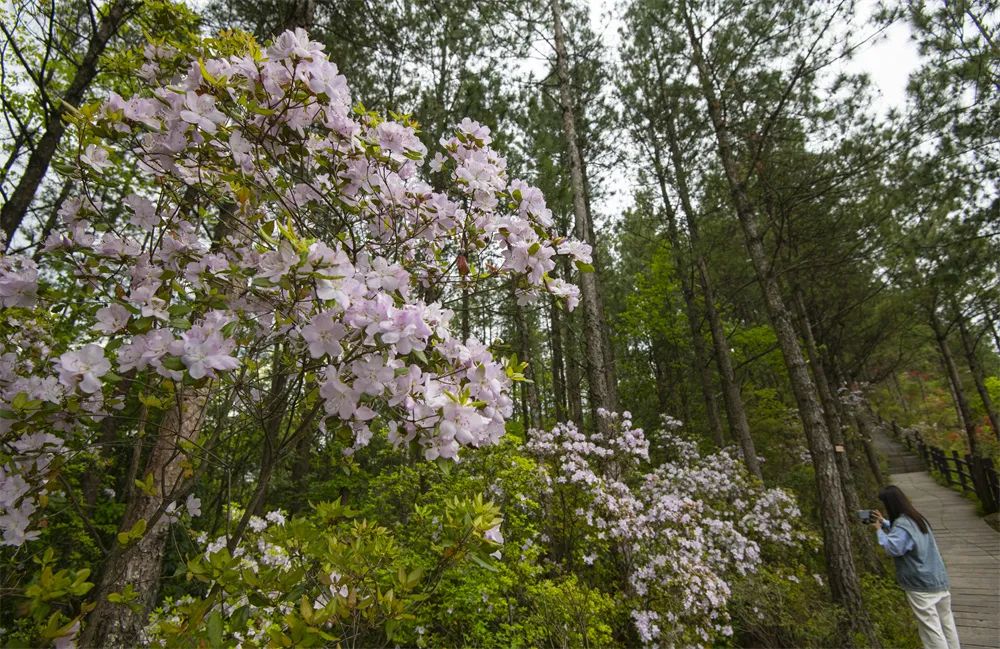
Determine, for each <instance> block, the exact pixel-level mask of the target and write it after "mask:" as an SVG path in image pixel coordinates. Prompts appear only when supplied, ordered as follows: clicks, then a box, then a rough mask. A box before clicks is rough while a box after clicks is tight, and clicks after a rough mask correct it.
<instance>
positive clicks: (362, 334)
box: [0, 30, 590, 539]
mask: <svg viewBox="0 0 1000 649" xmlns="http://www.w3.org/2000/svg"><path fill="white" fill-rule="evenodd" d="M211 47H212V45H211V42H206V43H205V51H206V52H209V53H210V52H211ZM229 49H230V50H231V49H232V48H229ZM246 49H247V51H246V52H244V53H241V54H227V55H224V56H217V57H215V58H212V57H207V58H204V59H200V60H193V59H191V58H188V57H186V56H184V55H182V54H180V53H178V52H175V51H173V50H171V49H170V48H163V47H152V46H150V47H148V48H146V58H147V61H146V64H145V65H144V66H143V69H142V76H143V78H144V79H145V80H147V81H148V82H149V83H148V88H147V89H145V90H142V91H140V92H139V93H138V94H136V95H134V96H132V97H128V98H124V97H120V96H118V95H116V94H112V95H111V97H110V98H109V99H108V100H107V101H105V102H103V103H102V104H101V105H99V106H90V107H84V110H82V111H81V112H80V113H79V114H77V115H76V116H75V117H74V118H73V119H75V121H76V126H77V128H78V131H79V146H78V151H77V161H78V170H77V172H76V175H77V176H78V187H80V192H79V194H78V195H76V196H71V197H70V198H69V199H68V200H67V201H66V202H65V203H64V205H63V207H62V209H61V210H60V219H61V224H60V226H59V227H56V228H55V229H54V230H53V231H52V233H51V234H50V235H49V237H48V239H47V240H46V241H45V242H44V246H43V251H42V254H41V257H40V263H42V264H43V267H46V265H47V267H48V268H51V269H52V273H41V274H40V272H39V267H38V265H36V263H35V262H34V261H32V260H31V259H29V258H28V257H27V256H23V255H10V256H2V257H0V305H2V306H3V307H4V309H5V315H4V318H5V319H7V318H11V317H12V315H9V314H12V313H13V311H12V309H11V308H17V309H21V310H31V309H38V310H39V311H44V310H46V309H49V308H50V307H52V306H53V304H52V302H53V301H54V298H53V297H52V296H53V295H54V292H53V291H54V290H55V288H54V287H58V290H60V291H62V295H68V296H72V298H71V301H72V303H73V304H72V307H71V309H72V314H73V318H74V319H75V320H76V321H78V322H80V323H82V324H84V325H87V324H88V323H89V330H86V329H84V330H83V331H81V332H79V335H78V336H77V337H76V338H77V340H78V342H77V343H75V344H74V345H73V346H72V347H70V348H66V347H65V343H62V345H63V346H62V347H61V348H60V346H59V345H56V344H53V345H51V348H50V349H47V350H45V353H44V354H42V355H41V359H40V362H37V363H33V364H32V363H28V362H26V360H25V359H26V355H27V352H26V348H25V345H24V344H23V343H22V342H20V341H18V340H17V339H16V336H15V337H11V336H7V337H6V338H5V339H4V340H2V341H0V344H2V345H3V347H2V349H0V355H2V357H3V358H4V359H6V360H5V363H6V364H7V365H6V369H5V370H4V372H3V373H2V374H0V410H2V411H5V414H3V415H2V416H0V431H3V432H4V434H5V435H7V434H8V433H9V434H10V435H13V436H15V437H17V436H19V435H22V434H24V433H25V432H26V431H29V430H55V431H61V432H63V433H66V434H70V433H72V434H74V435H86V434H87V431H88V430H92V428H93V426H92V425H93V424H94V423H95V422H96V421H97V420H98V419H99V418H100V417H103V416H106V415H107V413H108V412H109V411H111V410H113V409H115V408H120V407H121V405H122V401H123V400H124V399H127V398H129V395H128V394H118V393H116V391H115V390H112V389H109V386H111V385H113V384H115V383H116V382H119V381H121V379H122V377H141V378H142V381H140V382H138V383H139V384H143V385H146V386H151V389H154V390H155V389H158V388H157V386H161V387H162V386H164V385H165V384H167V383H170V382H174V383H176V384H179V383H181V382H189V383H196V382H204V381H212V382H213V395H215V397H216V398H223V396H224V395H225V394H227V390H229V389H235V387H236V386H237V384H239V383H240V382H241V381H242V382H244V383H246V382H251V381H253V380H256V381H258V382H259V383H261V384H263V383H264V381H267V380H269V377H268V376H267V374H268V372H269V371H270V372H289V373H299V372H300V371H301V373H302V374H303V375H305V376H308V377H309V380H310V385H309V386H308V387H309V388H310V389H312V390H314V394H315V395H317V397H318V399H319V402H320V404H321V417H320V426H321V428H322V429H323V430H327V431H329V433H330V434H345V435H347V436H348V438H349V439H350V440H352V441H353V444H352V445H350V446H352V448H349V449H348V450H347V452H351V450H352V449H353V448H357V447H360V446H364V445H365V444H367V443H368V440H369V439H370V438H371V437H372V435H373V434H375V433H376V432H378V431H385V432H386V434H388V436H389V439H390V440H391V441H392V442H394V443H396V444H407V443H415V444H418V445H419V446H420V447H421V448H422V449H423V453H424V455H425V457H426V458H428V459H436V458H448V459H456V458H457V457H458V455H459V452H460V449H461V448H462V447H466V446H474V447H475V446H482V445H486V444H492V443H495V442H496V441H497V440H498V439H499V438H500V437H501V436H502V435H503V433H504V421H505V418H506V417H508V416H509V415H510V413H511V410H512V402H511V399H510V396H509V390H510V386H511V382H512V381H513V380H519V379H520V376H519V375H518V373H517V371H516V369H515V368H513V367H511V366H509V365H508V364H507V363H506V362H505V361H503V360H498V359H494V357H493V356H492V354H491V351H490V349H489V347H488V346H487V345H485V344H484V343H482V342H480V341H477V340H475V339H471V338H470V339H468V340H460V339H458V338H456V337H455V336H454V335H453V334H452V333H451V328H450V323H451V319H452V316H453V314H452V311H451V310H450V309H448V308H447V301H448V300H449V299H451V298H453V297H454V296H455V295H456V294H457V292H458V291H457V288H458V286H459V284H463V285H465V284H468V283H471V282H474V281H479V280H481V279H483V278H487V277H493V276H496V275H499V274H506V275H510V276H513V278H514V281H515V283H516V286H517V291H518V296H519V299H520V300H522V301H530V300H532V299H535V298H536V297H537V296H538V295H540V294H543V293H546V292H548V293H551V294H553V295H555V296H557V297H559V298H561V299H562V300H563V301H564V303H565V304H566V306H567V307H569V308H572V307H573V306H574V305H575V304H576V302H577V300H578V292H577V289H576V287H575V286H572V285H570V284H568V283H566V282H565V281H564V280H561V279H555V278H551V277H549V275H548V272H549V271H551V270H552V269H553V268H554V267H555V257H557V256H558V255H568V256H569V257H571V258H572V259H573V260H574V261H575V262H576V263H577V264H578V265H579V266H580V267H581V268H585V266H586V265H587V264H589V261H590V249H589V246H587V245H586V244H583V243H580V242H576V241H571V240H568V239H565V238H562V237H559V236H557V235H555V234H553V233H552V232H551V226H552V218H551V213H550V211H549V210H548V208H547V207H546V206H545V201H544V198H543V197H542V195H541V192H539V190H538V189H536V188H534V187H531V186H530V185H528V184H527V183H525V182H524V181H521V180H517V179H511V178H509V177H508V175H507V169H506V162H505V160H504V159H503V157H502V156H500V155H499V154H498V153H497V152H496V151H494V150H493V149H491V148H490V142H491V138H490V130H489V128H488V127H486V126H483V125H481V124H478V123H476V122H474V121H471V120H468V119H467V120H464V121H463V122H461V123H460V124H459V125H458V127H457V129H456V131H455V132H454V133H453V134H452V135H450V136H448V137H445V138H443V139H442V141H441V142H440V145H441V149H440V151H438V152H437V153H436V154H435V156H434V159H433V160H432V162H431V163H430V167H431V171H432V172H434V173H436V174H438V175H439V177H444V178H445V179H446V182H445V183H444V185H445V186H446V189H445V190H443V191H436V190H435V189H434V188H433V187H432V186H431V185H430V184H428V182H426V181H424V180H422V179H421V171H422V168H423V166H424V159H425V157H426V154H427V150H426V147H425V146H424V144H423V143H422V142H421V141H420V139H419V137H418V131H417V129H416V125H415V124H413V123H412V122H411V121H410V120H409V119H408V118H406V117H405V116H404V117H398V118H395V117H394V118H393V119H391V120H387V119H385V118H383V117H382V116H381V115H378V114H375V113H372V112H369V111H366V110H364V109H362V108H360V107H359V108H352V107H351V96H350V91H349V89H348V86H347V81H346V79H345V78H344V77H343V76H342V75H340V74H339V72H338V70H337V67H336V65H335V64H334V63H332V62H331V61H329V60H328V59H327V57H326V55H325V54H324V53H323V47H322V46H321V45H320V44H318V43H315V42H312V41H310V40H309V39H308V37H307V35H306V33H305V32H304V31H302V30H296V31H295V32H286V33H284V34H282V35H281V36H279V37H278V38H277V39H276V41H275V42H274V44H273V45H272V46H271V47H269V48H268V49H267V50H266V51H259V50H256V49H255V48H254V47H252V46H247V48H246ZM122 165H127V166H130V167H131V166H135V167H136V168H137V169H138V176H136V177H129V178H128V179H127V180H126V179H121V178H120V176H119V175H117V174H116V173H115V170H116V169H119V168H120V167H121V166H122ZM126 183H127V185H126ZM115 195H120V196H123V199H122V200H120V201H112V200H110V199H107V198H106V199H104V200H103V201H102V200H101V199H99V198H98V197H99V196H115ZM63 308H66V309H69V308H70V307H69V306H66V305H63ZM0 324H3V325H9V326H5V328H4V331H14V330H16V328H17V327H16V324H15V323H14V322H13V321H11V320H8V321H6V322H2V323H0ZM289 359H291V360H289ZM268 368H270V369H268ZM254 389H256V388H255V387H254V386H253V385H242V386H241V391H242V393H248V392H252V391H253V390H254ZM20 394H24V395H25V396H27V397H28V398H29V400H36V399H39V400H42V401H44V403H45V404H46V406H45V407H41V408H34V409H13V408H10V407H9V406H10V405H11V404H12V403H13V401H14V400H15V399H23V397H19V396H18V395H20ZM171 394H173V391H172V390H166V396H167V397H170V395H171ZM70 403H72V404H73V406H72V407H68V404H70ZM67 413H72V414H67ZM19 466H20V465H19V464H16V463H15V464H9V465H8V466H6V467H5V468H4V470H5V471H10V472H13V473H12V475H13V474H18V475H21V474H22V473H23V472H22V471H21V469H20V468H18V467H19ZM25 475H26V474H25ZM22 477H23V476H22ZM24 479H27V478H26V477H24ZM11 494H13V492H11ZM25 497H26V496H25V494H20V493H19V495H17V496H16V497H15V496H14V495H6V496H5V497H4V498H5V500H4V502H5V503H7V502H8V501H10V499H11V498H13V501H11V502H10V503H9V505H10V507H18V506H19V505H17V504H16V503H17V502H20V500H19V499H23V498H25ZM24 502H29V501H26V500H25V501H24ZM11 511H13V510H11ZM18 511H21V512H22V514H24V513H25V510H23V509H21V510H18ZM28 514H30V512H28ZM11 529H15V528H11ZM16 529H17V530H18V532H17V533H16V534H14V535H13V536H12V537H11V538H12V539H19V538H20V539H23V538H26V537H25V535H24V532H23V529H22V528H21V527H18V528H16Z"/></svg>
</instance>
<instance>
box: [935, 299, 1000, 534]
mask: <svg viewBox="0 0 1000 649" xmlns="http://www.w3.org/2000/svg"><path fill="white" fill-rule="evenodd" d="M931 328H932V329H933V330H934V338H935V340H936V341H937V344H938V348H939V349H940V351H941V359H942V360H943V361H944V367H945V372H946V373H947V374H948V380H949V382H950V383H951V388H952V396H953V397H954V398H955V409H956V410H957V411H958V414H959V419H960V420H961V422H962V425H963V427H964V428H965V438H966V440H967V441H968V443H969V456H970V457H971V458H972V466H971V467H970V469H971V470H970V473H972V483H973V486H974V487H975V489H976V495H977V496H979V500H980V502H981V503H982V505H983V512H984V513H986V514H992V513H993V512H995V511H997V502H996V495H995V494H994V493H993V490H992V489H990V487H989V483H988V482H987V480H986V473H985V471H984V468H983V464H982V462H981V461H980V459H979V444H978V443H977V442H976V426H975V422H974V421H973V419H972V412H971V411H970V410H969V402H968V400H967V399H966V398H965V390H964V389H963V388H962V378H961V377H960V376H959V374H958V367H957V366H956V365H955V359H954V358H953V357H952V355H951V349H950V348H949V346H948V333H947V331H946V330H945V329H944V327H943V326H942V324H941V321H940V320H939V319H938V317H937V314H936V313H934V312H932V313H931Z"/></svg>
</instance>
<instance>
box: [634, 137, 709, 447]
mask: <svg viewBox="0 0 1000 649" xmlns="http://www.w3.org/2000/svg"><path fill="white" fill-rule="evenodd" d="M650 139H651V144H652V146H653V168H654V171H655V173H656V179H657V183H658V184H659V187H660V200H661V201H662V202H663V209H664V212H666V216H667V236H668V237H669V239H670V252H671V253H672V255H673V258H674V266H675V267H676V268H677V277H678V278H679V279H680V283H681V296H682V297H683V298H684V313H685V315H686V316H687V322H688V333H690V334H691V346H692V348H693V350H694V364H695V365H696V366H697V367H696V372H697V374H698V378H699V381H700V383H701V396H702V398H703V399H704V400H705V415H706V416H707V418H708V430H709V432H710V433H711V435H712V439H713V440H714V441H715V444H716V446H719V447H722V446H723V445H724V444H725V441H724V440H723V438H722V422H721V421H720V420H719V404H718V402H717V401H716V399H715V386H714V385H712V369H711V368H710V367H709V364H708V354H707V353H706V350H705V339H704V338H702V335H701V315H700V314H699V313H698V305H697V303H696V302H695V294H694V287H693V286H692V285H691V284H692V281H691V270H692V269H691V264H690V263H689V258H688V256H687V255H685V254H684V253H683V248H684V242H683V241H681V237H680V232H679V230H678V228H677V211H676V210H675V209H674V206H673V204H672V202H671V201H670V195H669V194H668V193H667V179H666V174H665V172H664V170H663V165H662V164H661V163H660V150H659V144H658V143H657V141H656V137H655V136H654V137H652V138H650Z"/></svg>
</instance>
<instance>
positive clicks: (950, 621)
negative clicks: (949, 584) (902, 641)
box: [905, 590, 961, 649]
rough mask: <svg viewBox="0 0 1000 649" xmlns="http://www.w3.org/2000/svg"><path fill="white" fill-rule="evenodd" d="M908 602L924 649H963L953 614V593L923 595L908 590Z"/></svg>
mask: <svg viewBox="0 0 1000 649" xmlns="http://www.w3.org/2000/svg"><path fill="white" fill-rule="evenodd" d="M905 592H906V600H907V601H908V602H909V603H910V608H912V609H913V614H914V615H915V616H916V618H917V631H918V632H919V633H920V641H921V642H923V643H924V649H961V648H960V647H959V644H958V629H956V628H955V617H954V616H953V615H952V614H951V593H949V592H948V591H946V590H945V591H942V592H940V593H922V592H917V591H912V590H907V591H905Z"/></svg>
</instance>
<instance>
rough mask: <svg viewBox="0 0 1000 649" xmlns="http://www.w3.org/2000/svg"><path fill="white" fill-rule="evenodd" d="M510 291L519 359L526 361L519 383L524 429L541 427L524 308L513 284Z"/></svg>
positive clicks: (539, 408) (532, 355)
mask: <svg viewBox="0 0 1000 649" xmlns="http://www.w3.org/2000/svg"><path fill="white" fill-rule="evenodd" d="M510 293H511V303H512V304H513V308H514V329H515V330H516V332H517V340H518V347H519V352H520V355H519V360H520V361H521V362H522V363H527V364H528V365H527V367H525V368H524V378H526V379H527V381H525V382H524V383H522V384H521V389H522V390H524V392H525V397H526V401H527V406H528V412H527V416H526V417H525V421H526V423H529V424H530V426H525V430H527V429H528V428H529V427H530V428H541V427H542V406H541V403H540V402H539V400H538V383H536V381H535V378H536V377H535V361H534V354H532V353H531V334H530V333H529V331H528V325H527V323H526V322H525V318H524V309H522V308H521V305H520V304H518V303H517V296H516V295H515V289H514V284H513V283H511V285H510Z"/></svg>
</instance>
